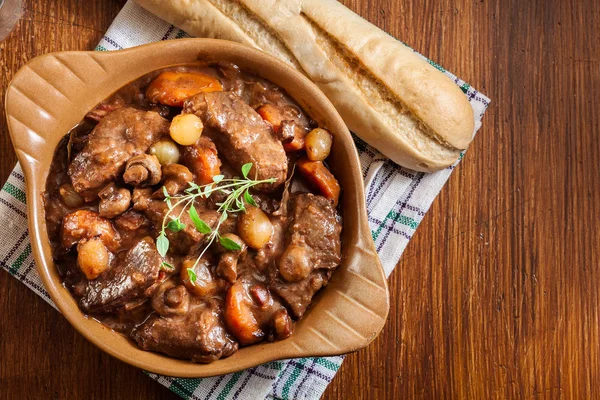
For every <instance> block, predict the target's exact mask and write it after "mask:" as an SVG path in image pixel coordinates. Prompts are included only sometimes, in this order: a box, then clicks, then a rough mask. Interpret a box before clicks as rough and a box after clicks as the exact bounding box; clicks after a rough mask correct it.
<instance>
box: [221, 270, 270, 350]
mask: <svg viewBox="0 0 600 400" xmlns="http://www.w3.org/2000/svg"><path fill="white" fill-rule="evenodd" d="M251 304H252V299H250V297H249V295H248V293H247V292H246V289H245V288H244V284H243V283H242V281H237V282H236V283H234V284H233V286H231V288H229V291H228V292H227V296H226V297H225V312H224V314H223V316H224V319H225V325H226V326H227V329H228V330H229V332H231V334H233V335H234V336H235V337H236V338H237V339H238V340H239V341H240V343H241V344H243V345H246V344H252V343H256V342H258V341H260V340H261V339H262V338H263V337H264V335H265V334H264V332H263V331H262V330H261V329H260V327H259V326H258V322H257V321H256V318H255V317H254V314H253V313H252V310H251V309H250V307H251Z"/></svg>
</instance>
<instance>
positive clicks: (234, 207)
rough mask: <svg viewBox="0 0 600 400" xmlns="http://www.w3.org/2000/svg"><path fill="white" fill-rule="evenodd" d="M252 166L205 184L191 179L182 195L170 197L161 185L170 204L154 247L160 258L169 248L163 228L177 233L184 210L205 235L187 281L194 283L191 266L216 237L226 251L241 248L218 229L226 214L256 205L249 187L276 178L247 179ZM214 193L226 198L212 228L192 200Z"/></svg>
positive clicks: (250, 164)
mask: <svg viewBox="0 0 600 400" xmlns="http://www.w3.org/2000/svg"><path fill="white" fill-rule="evenodd" d="M250 169H252V163H247V164H244V165H243V166H242V176H243V179H242V178H231V179H225V177H224V176H223V175H216V176H214V177H213V182H212V183H209V184H206V185H201V186H199V185H197V184H196V183H194V182H190V183H189V185H190V187H189V188H187V189H186V190H185V195H176V196H171V195H169V193H168V192H167V189H166V188H165V187H164V186H163V188H162V190H163V194H164V195H165V202H166V203H167V206H168V207H169V211H167V213H166V214H165V217H164V218H163V222H162V226H161V231H160V234H159V235H158V238H157V239H156V248H157V250H158V252H159V254H160V255H161V256H162V257H165V256H166V255H167V252H168V251H169V245H170V244H169V239H168V238H167V235H166V230H167V229H168V230H170V231H171V232H175V233H176V232H179V231H181V230H182V229H185V228H186V226H185V224H184V223H183V222H181V217H182V215H183V213H184V212H186V210H187V212H188V215H189V216H190V220H191V221H192V223H193V224H194V228H195V229H196V230H197V231H198V232H200V233H203V234H205V235H208V236H207V237H206V241H207V243H206V245H205V246H204V248H203V249H202V252H201V253H200V255H199V256H198V258H197V259H196V262H195V263H194V266H193V267H192V268H188V269H187V270H188V276H189V277H190V281H191V282H192V283H194V282H195V281H196V273H195V271H194V269H195V268H196V266H197V265H198V262H199V261H200V259H201V258H202V256H203V255H204V253H206V250H207V249H208V248H209V247H210V246H211V245H212V244H213V242H214V241H215V240H217V239H218V240H219V243H220V244H221V246H223V247H224V248H225V249H227V250H232V251H236V250H240V249H241V247H240V245H239V244H237V243H236V242H234V241H233V240H231V239H229V238H227V237H222V236H221V235H220V234H219V229H220V228H221V225H222V224H223V222H225V221H226V220H227V218H228V217H229V215H231V214H235V213H238V212H242V211H246V204H250V205H252V206H256V202H255V201H254V199H253V198H252V195H251V194H250V192H249V189H250V188H252V187H254V186H256V185H260V184H263V183H274V182H275V181H276V179H275V178H270V179H263V180H256V179H250V178H248V173H249V172H250ZM215 192H221V193H224V194H226V195H227V197H226V198H225V200H224V201H223V202H222V203H217V205H218V206H219V208H218V209H217V212H218V213H219V214H220V216H219V220H218V221H217V224H216V226H215V227H214V228H211V227H210V226H209V225H208V224H207V223H206V222H204V221H203V220H202V219H201V218H200V216H199V215H198V211H197V210H196V208H195V207H194V202H195V200H196V199H197V198H205V199H208V198H209V197H210V195H211V194H213V193H215ZM180 205H182V207H181V211H179V214H177V216H175V215H174V214H175V210H176V209H177V207H179V206H180ZM162 265H163V267H164V268H168V269H173V266H171V265H170V264H168V263H167V262H163V264H162Z"/></svg>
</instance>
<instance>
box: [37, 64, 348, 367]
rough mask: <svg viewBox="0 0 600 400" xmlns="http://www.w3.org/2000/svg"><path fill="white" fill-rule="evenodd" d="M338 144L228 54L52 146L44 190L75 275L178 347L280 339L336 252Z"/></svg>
mask: <svg viewBox="0 0 600 400" xmlns="http://www.w3.org/2000/svg"><path fill="white" fill-rule="evenodd" d="M309 145H310V147H309ZM330 148H331V136H330V135H329V134H328V132H327V130H326V129H325V127H318V126H317V124H316V123H315V122H314V121H312V120H310V118H309V117H308V116H307V115H306V113H305V112H304V111H303V110H302V109H301V108H300V107H299V106H298V105H297V104H295V103H294V101H293V100H292V99H290V98H289V97H288V96H287V94H286V93H285V91H283V90H282V89H281V88H279V87H277V86H275V85H274V84H272V83H271V82H268V81H266V80H264V79H261V78H260V77H257V76H255V75H253V74H251V73H247V72H245V71H242V70H240V69H239V68H238V67H237V66H235V65H233V64H227V63H221V64H216V65H190V66H178V67H172V68H168V69H164V70H160V71H155V72H153V73H150V74H148V75H146V76H144V77H142V78H140V79H138V80H136V81H135V82H132V83H130V84H129V85H127V86H125V87H124V88H122V89H120V90H119V91H118V92H117V93H115V94H114V95H113V96H111V97H110V98H108V99H107V100H105V101H103V102H102V103H101V104H99V105H98V106H97V107H96V108H94V110H92V111H90V112H89V113H88V114H87V115H86V118H85V120H84V121H82V123H81V124H79V125H78V126H77V127H76V128H75V129H73V130H72V131H71V132H70V133H69V134H68V135H67V136H66V137H65V138H64V139H63V141H62V142H61V144H60V145H59V147H58V149H57V151H56V153H55V156H54V161H53V163H52V167H51V171H50V174H49V177H48V180H47V184H46V192H45V194H44V202H45V211H46V223H47V228H48V234H49V237H50V239H51V247H52V251H53V256H54V261H55V264H56V265H57V267H58V269H59V272H60V274H61V276H62V277H63V282H64V285H65V287H67V288H68V289H69V290H70V291H71V293H72V294H73V296H74V297H75V298H76V299H77V300H78V302H79V305H80V308H81V309H82V311H84V312H85V313H87V314H88V315H90V316H92V317H94V318H96V319H97V320H99V321H100V322H102V323H103V324H105V325H106V326H108V327H110V328H111V329H114V330H115V331H118V332H121V333H123V334H124V335H127V336H128V337H130V338H131V339H132V340H133V341H135V342H136V343H137V344H138V346H139V347H140V348H142V349H144V350H149V351H156V352H161V353H164V354H167V355H170V356H172V357H177V358H183V359H189V360H191V361H194V362H203V363H206V362H212V361H215V360H218V359H219V358H222V357H227V356H229V355H231V354H233V353H234V352H235V351H236V350H237V349H238V347H239V346H245V345H250V344H253V343H256V342H259V341H261V340H280V339H285V338H286V337H288V336H289V335H291V334H292V332H293V328H294V323H295V322H296V321H297V320H298V319H300V318H302V316H303V314H304V313H305V311H306V310H307V308H308V306H309V304H310V302H311V300H312V298H313V296H314V295H315V294H316V292H317V291H318V290H319V289H320V288H322V287H323V286H325V285H327V283H328V281H329V279H330V278H331V275H332V273H333V271H334V270H335V268H336V267H337V266H338V265H339V264H340V262H341V229H342V224H341V216H340V214H339V210H338V209H337V202H338V198H339V196H340V187H339V184H338V183H337V180H336V179H335V177H334V176H333V174H331V172H330V171H329V169H328V168H327V165H326V156H327V154H328V153H329V151H330Z"/></svg>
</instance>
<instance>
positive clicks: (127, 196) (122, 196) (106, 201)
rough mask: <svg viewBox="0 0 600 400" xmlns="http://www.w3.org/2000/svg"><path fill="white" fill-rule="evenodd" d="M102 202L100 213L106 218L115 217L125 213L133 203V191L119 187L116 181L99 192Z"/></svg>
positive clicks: (99, 206)
mask: <svg viewBox="0 0 600 400" xmlns="http://www.w3.org/2000/svg"><path fill="white" fill-rule="evenodd" d="M98 197H100V204H99V205H98V213H99V214H100V216H101V217H104V218H114V217H116V216H117V215H121V214H123V213H124V212H125V211H127V209H128V208H129V205H130V204H131V192H129V190H128V189H125V188H119V187H117V185H115V184H114V182H112V183H110V184H108V185H106V186H105V187H104V189H102V190H101V191H100V193H98Z"/></svg>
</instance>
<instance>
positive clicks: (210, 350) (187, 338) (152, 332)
mask: <svg viewBox="0 0 600 400" xmlns="http://www.w3.org/2000/svg"><path fill="white" fill-rule="evenodd" d="M221 314H222V311H221V307H220V305H219V303H218V302H217V301H216V300H211V301H210V302H209V303H200V304H196V305H194V307H192V308H191V309H190V311H189V312H188V313H187V314H185V315H180V316H174V317H157V316H152V317H150V318H149V319H148V320H147V321H146V322H144V323H143V324H142V325H141V326H139V327H138V328H136V329H135V330H133V331H132V332H131V337H132V339H133V340H135V341H136V343H137V344H138V346H140V347H141V348H142V349H144V350H151V351H156V352H160V353H164V354H167V355H170V356H172V357H177V358H184V359H191V360H192V361H194V362H202V363H209V362H213V361H216V360H218V359H220V358H223V357H229V356H230V355H231V354H233V353H234V352H235V351H236V350H237V349H238V344H237V342H236V341H235V340H234V339H233V338H232V337H231V336H230V335H229V334H228V333H227V331H226V330H225V327H224V326H223V321H222V319H221Z"/></svg>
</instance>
